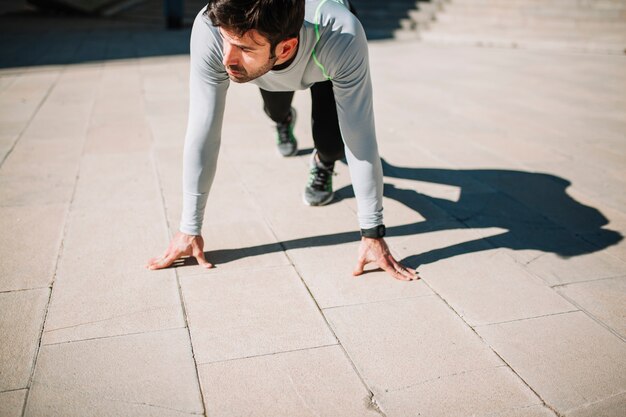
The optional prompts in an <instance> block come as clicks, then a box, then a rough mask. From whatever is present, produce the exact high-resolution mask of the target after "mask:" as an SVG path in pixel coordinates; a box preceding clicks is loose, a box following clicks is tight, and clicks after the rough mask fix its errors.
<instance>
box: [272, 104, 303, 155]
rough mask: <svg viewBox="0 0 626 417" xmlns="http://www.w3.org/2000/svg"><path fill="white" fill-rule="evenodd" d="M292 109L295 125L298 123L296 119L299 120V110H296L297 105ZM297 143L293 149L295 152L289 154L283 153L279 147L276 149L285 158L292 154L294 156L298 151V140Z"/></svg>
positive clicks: (292, 121)
mask: <svg viewBox="0 0 626 417" xmlns="http://www.w3.org/2000/svg"><path fill="white" fill-rule="evenodd" d="M291 111H292V113H293V119H292V120H291V123H293V125H294V126H295V125H296V121H297V120H298V112H297V111H296V108H295V107H292V108H291ZM295 145H296V148H295V149H294V150H293V152H291V153H289V154H283V153H282V152H281V151H280V150H279V149H278V148H276V151H277V152H278V154H279V155H280V156H282V157H283V158H289V157H290V156H294V155H295V154H297V153H298V141H297V140H296V141H295Z"/></svg>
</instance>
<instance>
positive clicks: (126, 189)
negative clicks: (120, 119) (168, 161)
mask: <svg viewBox="0 0 626 417" xmlns="http://www.w3.org/2000/svg"><path fill="white" fill-rule="evenodd" d="M121 167H123V168H122V169H121ZM159 191H160V190H159V187H158V184H157V181H156V180H155V175H154V166H153V163H152V161H151V159H150V156H149V155H146V154H145V153H143V152H120V153H106V154H98V155H94V154H92V153H89V154H85V155H83V157H82V158H81V164H80V180H79V181H78V184H77V186H76V191H75V194H74V198H73V200H72V207H73V210H77V209H78V210H85V209H88V208H98V207H101V206H107V207H108V206H114V207H123V206H126V205H132V204H142V203H148V202H149V203H152V204H154V205H155V206H157V204H158V202H159Z"/></svg>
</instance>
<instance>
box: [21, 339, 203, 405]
mask: <svg viewBox="0 0 626 417" xmlns="http://www.w3.org/2000/svg"><path fill="white" fill-rule="evenodd" d="M85 414H89V415H98V416H128V415H133V416H134V415H136V416H154V415H159V416H184V415H202V414H203V406H202V401H201V396H200V389H199V386H198V380H197V376H196V370H195V368H194V361H193V357H192V352H191V345H190V343H189V334H188V333H187V330H186V329H180V330H170V331H162V332H152V333H143V334H137V335H128V336H120V337H110V338H103V339H95V340H87V341H81V342H75V343H61V344H55V345H51V346H43V347H42V348H41V351H40V354H39V358H38V361H37V368H36V370H35V375H34V381H33V384H32V387H31V391H30V394H29V396H28V402H27V404H26V412H25V414H24V415H25V416H63V417H71V416H84V415H85Z"/></svg>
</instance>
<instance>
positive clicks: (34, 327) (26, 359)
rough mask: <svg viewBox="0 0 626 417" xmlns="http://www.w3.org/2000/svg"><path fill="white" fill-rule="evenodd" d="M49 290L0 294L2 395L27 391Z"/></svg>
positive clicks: (0, 389)
mask: <svg viewBox="0 0 626 417" xmlns="http://www.w3.org/2000/svg"><path fill="white" fill-rule="evenodd" d="M49 296H50V290H49V289H47V288H45V289H40V290H30V291H15V292H8V293H0V311H2V312H3V314H2V315H0V334H2V339H3V341H2V344H1V345H0V376H1V378H0V391H8V390H16V389H20V388H26V387H28V384H29V380H30V375H31V372H32V370H33V366H34V363H35V354H36V353H37V348H38V346H39V335H40V333H41V327H42V325H43V320H44V317H45V312H46V306H47V304H48V298H49Z"/></svg>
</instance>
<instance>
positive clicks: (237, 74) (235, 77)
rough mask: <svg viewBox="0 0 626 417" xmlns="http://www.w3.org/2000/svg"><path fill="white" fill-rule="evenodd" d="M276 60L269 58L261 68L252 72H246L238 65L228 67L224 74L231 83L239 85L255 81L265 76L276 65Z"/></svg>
mask: <svg viewBox="0 0 626 417" xmlns="http://www.w3.org/2000/svg"><path fill="white" fill-rule="evenodd" d="M277 60H278V58H277V57H270V58H269V59H268V60H267V62H266V63H265V64H264V65H263V66H261V67H259V68H256V69H254V70H252V71H248V70H246V69H245V68H244V67H242V66H240V65H229V66H227V67H226V73H227V74H228V78H230V79H231V81H234V82H236V83H240V84H241V83H247V82H248V81H252V80H255V79H257V78H259V77H260V76H262V75H265V74H267V73H268V72H269V71H270V70H271V69H272V67H273V66H274V64H276V61H277Z"/></svg>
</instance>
